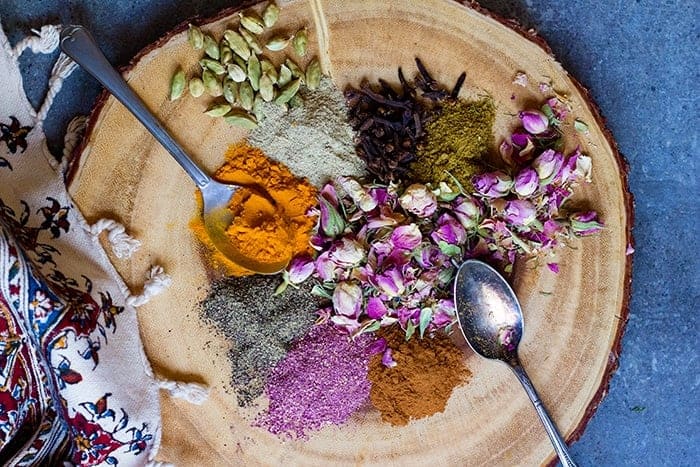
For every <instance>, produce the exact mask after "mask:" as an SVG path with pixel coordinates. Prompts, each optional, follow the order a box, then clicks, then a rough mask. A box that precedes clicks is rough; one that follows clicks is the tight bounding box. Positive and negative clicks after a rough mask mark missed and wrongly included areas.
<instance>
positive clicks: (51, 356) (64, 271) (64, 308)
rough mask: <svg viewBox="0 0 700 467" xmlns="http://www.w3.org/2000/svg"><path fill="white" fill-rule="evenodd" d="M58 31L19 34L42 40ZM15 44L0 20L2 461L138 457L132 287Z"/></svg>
mask: <svg viewBox="0 0 700 467" xmlns="http://www.w3.org/2000/svg"><path fill="white" fill-rule="evenodd" d="M57 34H58V30H57V29H55V28H53V29H51V28H42V30H41V35H40V36H38V37H37V38H32V40H33V42H32V40H29V41H25V43H24V45H25V46H26V47H29V48H31V49H32V50H33V51H40V52H47V51H50V50H49V49H50V48H51V47H50V46H51V45H52V44H53V46H55V43H56V42H57V41H56V36H57ZM42 41H43V42H42ZM44 42H45V43H47V44H49V46H46V47H43V46H42V43H44ZM35 46H36V47H35ZM19 53H21V50H15V51H13V50H12V49H11V47H10V45H9V43H8V42H7V39H6V37H5V35H4V32H3V31H2V29H1V28H0V131H1V134H0V465H55V464H57V463H58V464H60V463H61V462H63V461H69V462H71V463H74V464H80V465H120V466H126V465H145V464H146V463H147V462H148V461H149V460H150V459H152V457H153V456H154V454H155V452H156V450H157V445H158V443H159V437H160V409H159V405H158V404H159V403H158V383H157V381H156V380H154V378H153V375H152V373H151V369H150V366H149V364H148V361H147V360H146V358H145V355H144V354H143V350H142V345H141V341H140V338H139V335H138V324H137V321H136V314H135V310H134V308H133V307H131V306H128V305H126V296H127V294H128V289H127V288H126V286H125V285H124V283H123V281H122V280H121V278H120V277H119V276H118V274H117V273H116V271H115V270H114V268H113V267H112V265H111V264H110V263H109V261H108V259H107V256H106V254H105V252H104V251H103V250H102V248H101V247H99V245H98V244H97V243H95V242H94V239H93V237H92V235H91V234H90V232H89V226H88V225H87V224H86V222H85V220H84V219H83V218H82V216H81V214H80V213H79V212H78V211H77V209H75V207H74V206H73V204H72V202H71V200H70V197H69V196H68V193H67V192H66V189H65V186H64V184H63V176H62V174H61V173H60V171H58V170H57V169H55V168H54V167H55V166H57V164H56V163H55V160H53V159H52V156H51V155H50V154H48V151H47V149H46V144H45V141H44V134H43V131H42V128H41V125H42V121H41V119H42V118H43V117H41V118H40V117H38V115H39V116H43V115H45V114H46V112H47V111H48V107H50V102H49V103H48V106H46V105H45V106H42V109H40V110H39V112H35V111H34V109H32V107H31V106H30V105H29V103H28V102H27V99H26V97H25V95H24V92H23V90H22V82H21V76H20V74H19V69H18V66H17V61H16V58H17V55H19ZM25 53H28V52H25ZM59 63H61V64H63V65H65V64H66V60H65V58H64V57H62V58H61V59H59ZM57 65H58V64H57ZM54 72H56V68H55V69H54ZM54 75H55V73H54ZM58 87H59V88H60V83H59V86H58ZM50 91H51V92H49V95H55V93H56V92H57V91H58V89H56V86H54V87H53V88H52V89H51V90H50Z"/></svg>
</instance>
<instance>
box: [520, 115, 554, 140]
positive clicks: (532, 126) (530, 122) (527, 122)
mask: <svg viewBox="0 0 700 467" xmlns="http://www.w3.org/2000/svg"><path fill="white" fill-rule="evenodd" d="M518 116H519V117H520V120H521V121H522V122H523V128H525V130H526V131H527V132H528V133H530V134H532V135H539V134H541V133H544V132H545V131H547V129H548V128H549V119H548V118H547V116H546V115H545V114H543V113H542V112H540V111H539V110H524V111H522V112H520V113H519V114H518Z"/></svg>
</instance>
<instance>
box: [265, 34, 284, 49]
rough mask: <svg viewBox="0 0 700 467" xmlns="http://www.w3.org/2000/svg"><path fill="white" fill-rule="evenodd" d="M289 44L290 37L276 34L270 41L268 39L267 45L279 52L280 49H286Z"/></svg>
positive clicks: (268, 47)
mask: <svg viewBox="0 0 700 467" xmlns="http://www.w3.org/2000/svg"><path fill="white" fill-rule="evenodd" d="M288 45H289V37H283V36H275V37H273V38H272V39H270V40H269V41H267V44H265V47H266V48H267V49H268V50H272V51H273V52H279V51H280V50H284V49H286V48H287V46H288Z"/></svg>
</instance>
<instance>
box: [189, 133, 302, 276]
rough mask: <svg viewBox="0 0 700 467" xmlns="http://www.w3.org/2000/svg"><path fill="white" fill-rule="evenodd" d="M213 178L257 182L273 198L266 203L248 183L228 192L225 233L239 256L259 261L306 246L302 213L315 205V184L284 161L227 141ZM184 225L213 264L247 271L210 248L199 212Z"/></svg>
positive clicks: (232, 270) (275, 259) (231, 272)
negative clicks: (230, 219)
mask: <svg viewBox="0 0 700 467" xmlns="http://www.w3.org/2000/svg"><path fill="white" fill-rule="evenodd" d="M214 178H215V179H217V180H219V181H221V182H229V183H236V184H241V185H257V186H260V187H262V188H263V189H264V190H265V191H266V192H267V194H268V195H269V196H270V197H271V198H272V200H273V201H275V203H276V204H277V206H276V207H273V206H271V205H270V202H269V201H268V200H266V199H264V198H263V197H262V196H261V195H259V194H256V193H255V192H254V191H253V190H251V189H248V188H239V189H238V190H237V191H236V193H235V194H234V196H233V197H232V198H231V204H230V209H231V211H232V213H233V223H232V224H231V225H230V226H229V228H228V229H227V230H226V235H227V236H228V237H229V238H230V240H231V243H232V244H235V245H236V246H237V247H238V249H239V251H241V253H242V254H243V255H244V256H245V257H247V258H250V259H254V260H255V261H256V262H258V263H261V264H265V263H272V264H274V263H277V262H279V261H280V259H284V258H289V257H290V256H292V255H294V256H298V255H306V254H309V253H310V252H311V248H310V246H309V238H310V231H311V228H312V227H313V225H314V222H315V219H314V218H313V217H310V216H308V215H307V213H308V212H309V210H310V209H311V208H312V207H314V206H315V205H316V199H315V197H316V189H315V188H314V187H313V186H311V184H309V182H308V181H306V180H304V179H300V178H297V177H295V176H294V175H293V174H292V173H291V172H290V171H289V169H287V168H286V167H285V166H283V165H282V164H279V163H277V162H274V161H272V160H270V159H269V158H267V157H266V156H265V154H264V153H263V152H262V151H261V150H260V149H258V148H254V147H252V146H249V145H248V144H246V143H236V144H234V145H232V146H231V147H229V149H228V151H227V152H226V162H225V163H224V165H222V166H221V167H220V168H219V170H217V171H216V174H214ZM200 202H201V199H200ZM200 209H201V208H200ZM190 228H191V229H192V231H193V232H194V233H195V235H196V236H197V238H198V239H199V240H200V242H202V244H203V245H205V246H206V248H207V252H208V254H209V256H210V257H211V261H212V263H213V264H214V265H215V266H217V267H218V268H220V269H223V270H224V271H225V272H226V273H227V274H228V275H233V276H240V275H246V274H250V271H248V270H246V269H244V268H242V267H241V266H239V265H237V264H235V263H233V262H232V261H231V260H229V259H228V258H226V257H225V256H224V255H223V254H221V253H220V252H219V251H218V250H217V249H216V247H215V246H214V245H213V243H212V242H211V240H210V239H209V236H208V234H207V231H206V229H205V228H204V221H203V220H202V218H201V216H197V217H195V218H193V219H192V221H191V222H190ZM290 250H291V251H290ZM290 253H291V254H290Z"/></svg>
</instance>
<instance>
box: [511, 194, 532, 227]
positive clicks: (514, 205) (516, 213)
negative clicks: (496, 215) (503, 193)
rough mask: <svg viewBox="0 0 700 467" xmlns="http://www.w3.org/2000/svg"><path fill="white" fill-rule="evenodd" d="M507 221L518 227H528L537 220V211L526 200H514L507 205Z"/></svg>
mask: <svg viewBox="0 0 700 467" xmlns="http://www.w3.org/2000/svg"><path fill="white" fill-rule="evenodd" d="M505 216H506V220H507V221H508V222H509V223H511V224H513V225H517V226H523V227H527V226H528V225H530V224H532V223H533V222H534V221H535V219H537V209H536V208H535V206H534V205H533V204H532V203H531V202H529V201H527V200H524V199H514V200H512V201H508V202H507V203H506V208H505Z"/></svg>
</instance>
